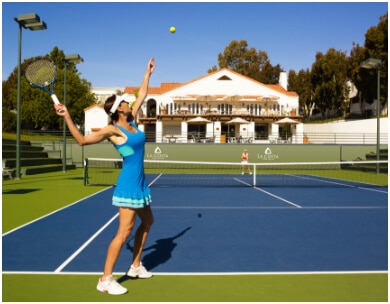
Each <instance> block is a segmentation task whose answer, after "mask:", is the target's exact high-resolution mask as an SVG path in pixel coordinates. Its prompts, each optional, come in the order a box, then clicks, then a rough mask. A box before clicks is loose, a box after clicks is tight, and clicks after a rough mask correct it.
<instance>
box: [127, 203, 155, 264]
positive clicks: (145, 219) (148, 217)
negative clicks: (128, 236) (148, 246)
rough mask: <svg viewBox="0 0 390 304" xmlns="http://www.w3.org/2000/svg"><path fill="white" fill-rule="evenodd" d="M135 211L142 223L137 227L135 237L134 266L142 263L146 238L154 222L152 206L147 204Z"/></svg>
mask: <svg viewBox="0 0 390 304" xmlns="http://www.w3.org/2000/svg"><path fill="white" fill-rule="evenodd" d="M135 212H136V213H137V215H138V216H139V217H140V219H141V224H140V226H139V227H138V228H137V231H136V233H135V237H134V248H133V263H132V265H133V266H134V267H138V266H139V265H140V264H141V254H142V250H143V249H144V246H145V242H146V239H147V237H148V234H149V230H150V227H151V226H152V224H153V222H154V217H153V213H152V209H151V207H150V206H146V207H144V208H142V209H136V210H135Z"/></svg>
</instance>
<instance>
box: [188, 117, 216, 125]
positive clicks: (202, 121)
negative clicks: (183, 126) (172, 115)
mask: <svg viewBox="0 0 390 304" xmlns="http://www.w3.org/2000/svg"><path fill="white" fill-rule="evenodd" d="M209 122H211V120H208V119H206V118H203V117H200V116H198V117H195V118H192V119H189V120H187V123H189V124H205V123H209Z"/></svg>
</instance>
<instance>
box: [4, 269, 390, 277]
mask: <svg viewBox="0 0 390 304" xmlns="http://www.w3.org/2000/svg"><path fill="white" fill-rule="evenodd" d="M2 273H3V274H20V275H25V274H35V275H101V274H102V273H101V272H76V271H75V272H67V271H64V272H49V271H3V272H2ZM123 274H124V273H123V272H114V273H113V275H115V276H122V275H123ZM313 274H314V275H329V274H340V275H342V274H388V271H387V270H349V271H291V272H289V271H275V272H272V271H267V272H261V271H259V272H239V271H237V272H153V275H155V276H234V275H236V276H240V275H313Z"/></svg>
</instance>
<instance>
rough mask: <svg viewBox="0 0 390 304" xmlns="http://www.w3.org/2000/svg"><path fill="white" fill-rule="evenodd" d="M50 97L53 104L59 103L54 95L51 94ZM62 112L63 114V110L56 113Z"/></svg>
mask: <svg viewBox="0 0 390 304" xmlns="http://www.w3.org/2000/svg"><path fill="white" fill-rule="evenodd" d="M50 96H51V99H52V100H53V102H54V103H55V104H60V101H59V100H58V98H57V95H56V94H51V95H50ZM64 112H65V111H64V110H58V113H64Z"/></svg>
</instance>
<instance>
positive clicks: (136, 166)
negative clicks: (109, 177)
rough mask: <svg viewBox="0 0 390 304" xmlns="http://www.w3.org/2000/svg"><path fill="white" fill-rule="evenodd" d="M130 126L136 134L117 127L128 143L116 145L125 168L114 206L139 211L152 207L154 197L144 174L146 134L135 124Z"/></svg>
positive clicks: (118, 183)
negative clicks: (139, 209)
mask: <svg viewBox="0 0 390 304" xmlns="http://www.w3.org/2000/svg"><path fill="white" fill-rule="evenodd" d="M130 125H132V126H133V127H134V128H135V129H136V130H137V131H136V132H135V133H133V132H129V131H127V130H126V129H124V128H123V127H121V126H119V125H115V126H116V127H117V128H119V129H120V130H121V131H122V132H123V133H124V134H125V135H126V136H127V141H126V142H125V143H123V144H121V145H114V147H115V148H116V149H117V150H118V152H119V154H120V155H121V156H122V158H123V167H122V171H121V173H120V174H119V177H118V179H117V182H116V187H115V190H114V195H113V198H112V204H113V205H114V206H118V207H128V208H134V209H138V208H143V207H145V206H147V205H150V203H151V202H152V197H151V195H150V189H149V187H148V185H147V182H146V179H145V172H144V154H145V139H146V138H145V134H144V133H143V132H142V131H141V130H139V129H138V127H137V126H136V125H135V124H134V123H133V122H130Z"/></svg>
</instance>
